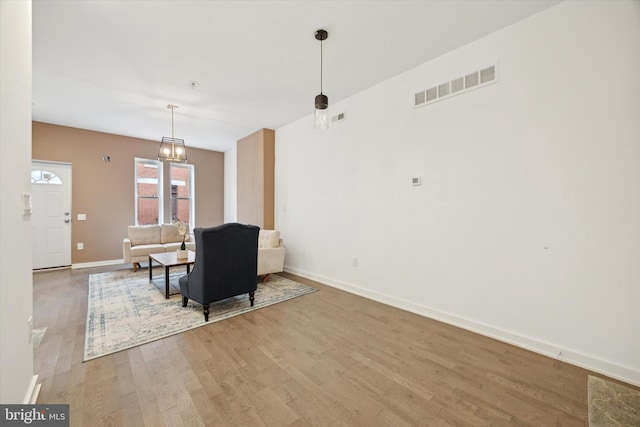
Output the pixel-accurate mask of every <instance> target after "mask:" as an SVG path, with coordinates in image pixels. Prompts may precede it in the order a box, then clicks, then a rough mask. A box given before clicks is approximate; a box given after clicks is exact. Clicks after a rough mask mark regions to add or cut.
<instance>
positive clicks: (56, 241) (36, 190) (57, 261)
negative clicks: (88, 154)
mask: <svg viewBox="0 0 640 427" xmlns="http://www.w3.org/2000/svg"><path fill="white" fill-rule="evenodd" d="M31 203H32V208H33V213H32V215H31V227H32V239H33V267H32V268H33V269H34V270H35V269H42V268H53V267H66V266H70V265H71V217H72V215H71V164H70V163H54V162H44V161H38V160H34V161H33V162H32V166H31Z"/></svg>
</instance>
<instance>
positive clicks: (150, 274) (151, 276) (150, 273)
mask: <svg viewBox="0 0 640 427" xmlns="http://www.w3.org/2000/svg"><path fill="white" fill-rule="evenodd" d="M151 267H152V265H151V257H149V282H153V269H152V268H151Z"/></svg>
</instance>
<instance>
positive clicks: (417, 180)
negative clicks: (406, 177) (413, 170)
mask: <svg viewBox="0 0 640 427" xmlns="http://www.w3.org/2000/svg"><path fill="white" fill-rule="evenodd" d="M411 185H422V177H421V176H414V177H413V178H411Z"/></svg>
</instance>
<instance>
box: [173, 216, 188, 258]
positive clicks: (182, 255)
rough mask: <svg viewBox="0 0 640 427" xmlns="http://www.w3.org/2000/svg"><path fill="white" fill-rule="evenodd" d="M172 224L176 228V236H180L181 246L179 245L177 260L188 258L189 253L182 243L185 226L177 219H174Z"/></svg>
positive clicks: (185, 230)
mask: <svg viewBox="0 0 640 427" xmlns="http://www.w3.org/2000/svg"><path fill="white" fill-rule="evenodd" d="M173 224H174V225H175V226H176V227H177V228H178V234H179V235H181V236H182V244H181V245H180V249H178V258H180V259H182V258H188V257H189V251H188V250H187V245H185V243H184V239H185V236H186V235H187V226H186V225H185V223H184V222H182V221H180V220H179V219H174V220H173Z"/></svg>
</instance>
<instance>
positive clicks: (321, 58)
mask: <svg viewBox="0 0 640 427" xmlns="http://www.w3.org/2000/svg"><path fill="white" fill-rule="evenodd" d="M322 57H323V55H322V40H320V94H322Z"/></svg>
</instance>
